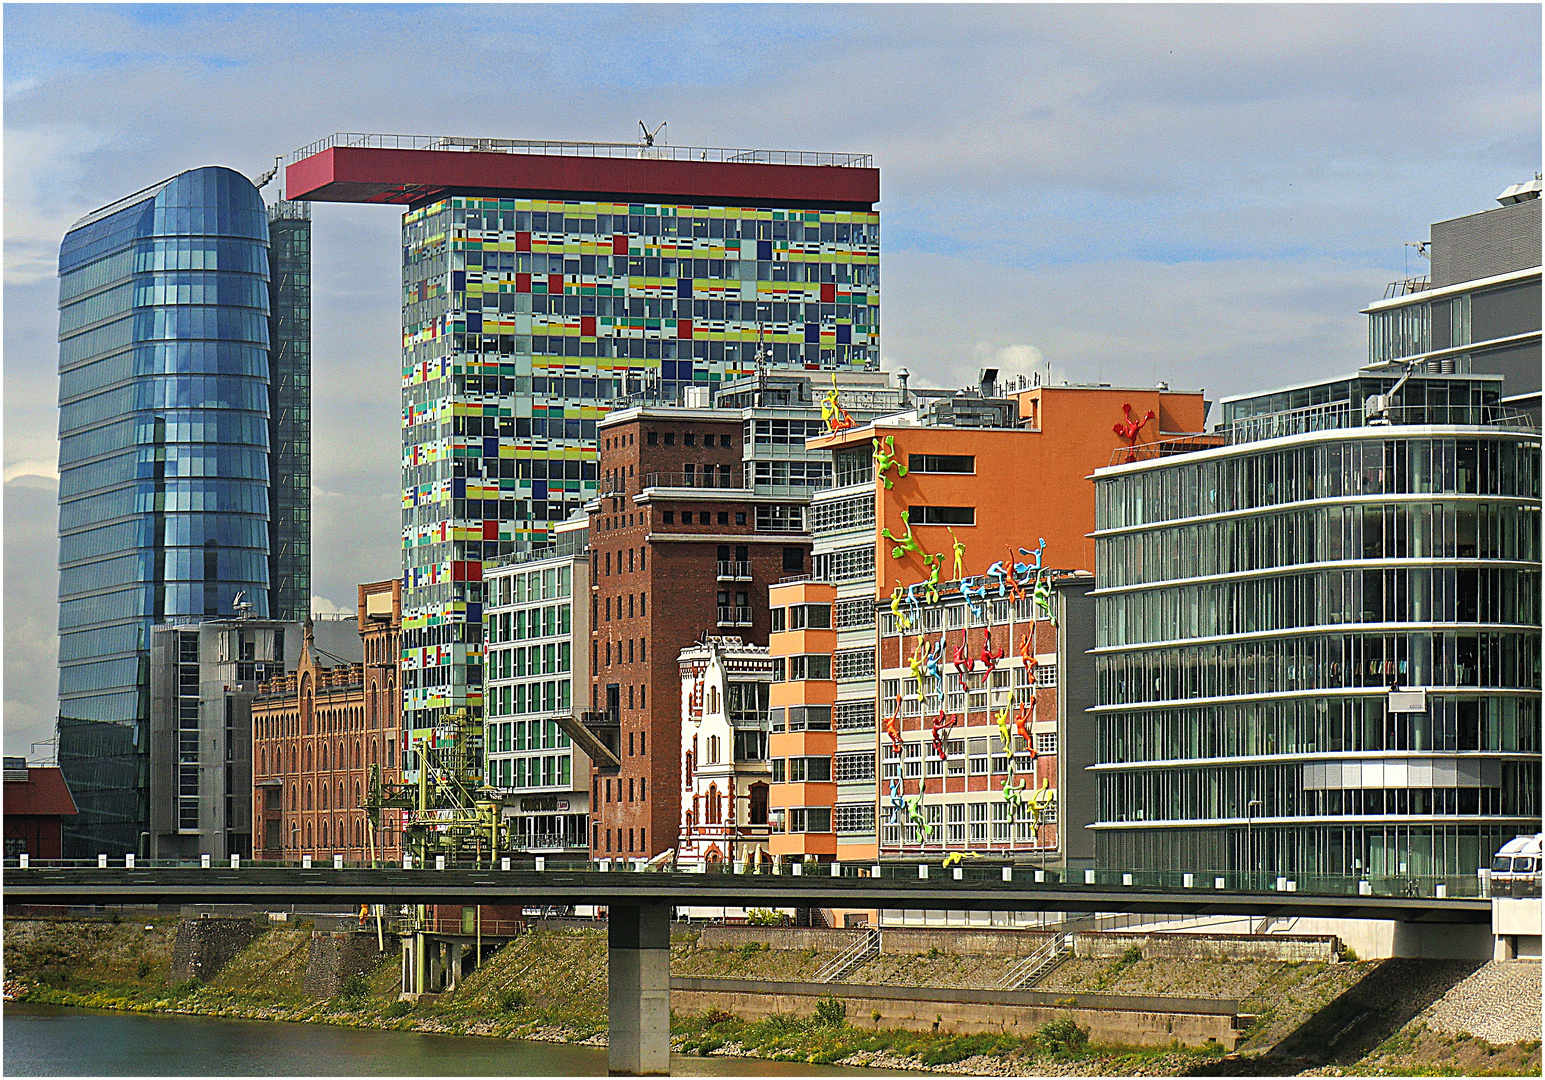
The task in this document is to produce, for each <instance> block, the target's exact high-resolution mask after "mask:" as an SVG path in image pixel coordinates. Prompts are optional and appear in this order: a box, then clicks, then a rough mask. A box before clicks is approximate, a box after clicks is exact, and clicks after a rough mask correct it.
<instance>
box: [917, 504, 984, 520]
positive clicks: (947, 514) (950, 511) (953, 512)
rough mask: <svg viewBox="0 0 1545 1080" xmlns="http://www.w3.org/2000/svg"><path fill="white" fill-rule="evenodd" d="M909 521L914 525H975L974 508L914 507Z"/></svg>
mask: <svg viewBox="0 0 1545 1080" xmlns="http://www.w3.org/2000/svg"><path fill="white" fill-rule="evenodd" d="M910 509H911V513H909V514H908V515H907V520H908V521H910V522H911V523H912V524H913V525H975V524H976V507H974V506H914V507H911V508H910Z"/></svg>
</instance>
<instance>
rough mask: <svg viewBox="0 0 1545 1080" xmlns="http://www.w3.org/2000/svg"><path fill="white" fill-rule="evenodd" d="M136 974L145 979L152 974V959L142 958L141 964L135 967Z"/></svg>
mask: <svg viewBox="0 0 1545 1080" xmlns="http://www.w3.org/2000/svg"><path fill="white" fill-rule="evenodd" d="M134 974H135V976H136V977H137V978H141V979H143V978H144V977H145V976H147V975H149V974H150V961H149V960H141V961H140V962H139V966H138V967H136V968H135V969H134Z"/></svg>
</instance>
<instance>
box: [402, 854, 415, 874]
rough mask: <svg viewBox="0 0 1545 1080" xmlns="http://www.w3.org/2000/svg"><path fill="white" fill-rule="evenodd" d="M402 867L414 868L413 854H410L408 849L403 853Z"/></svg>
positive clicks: (406, 868) (405, 868)
mask: <svg viewBox="0 0 1545 1080" xmlns="http://www.w3.org/2000/svg"><path fill="white" fill-rule="evenodd" d="M402 868H403V869H404V870H412V869H413V856H412V855H410V854H408V853H407V852H406V851H404V852H403V853H402Z"/></svg>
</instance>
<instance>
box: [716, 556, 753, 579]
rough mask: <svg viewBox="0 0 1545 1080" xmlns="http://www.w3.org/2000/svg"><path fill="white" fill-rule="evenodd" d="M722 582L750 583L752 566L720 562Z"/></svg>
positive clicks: (741, 563)
mask: <svg viewBox="0 0 1545 1080" xmlns="http://www.w3.org/2000/svg"><path fill="white" fill-rule="evenodd" d="M719 580H720V581H750V580H751V564H750V563H749V562H733V561H726V560H724V559H720V560H719Z"/></svg>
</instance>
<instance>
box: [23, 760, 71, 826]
mask: <svg viewBox="0 0 1545 1080" xmlns="http://www.w3.org/2000/svg"><path fill="white" fill-rule="evenodd" d="M74 813H76V810H75V800H74V799H73V798H72V797H71V796H70V788H69V786H68V785H67V784H65V782H64V773H63V772H62V771H61V770H59V769H56V768H47V769H40V768H38V767H37V766H36V765H31V766H28V768H27V779H25V780H7V781H6V782H5V816H6V817H15V816H17V815H21V816H23V817H43V816H51V815H65V816H68V815H70V814H74Z"/></svg>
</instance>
